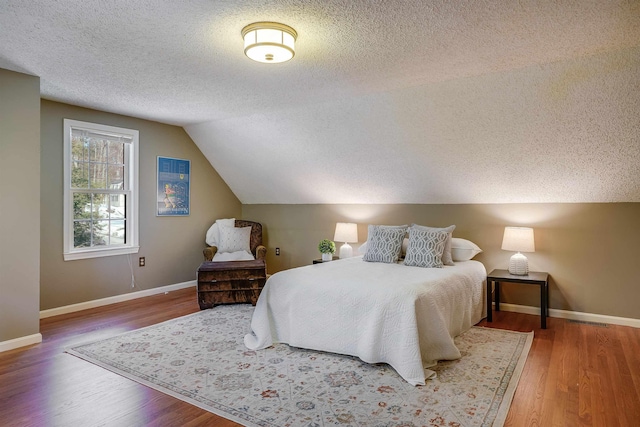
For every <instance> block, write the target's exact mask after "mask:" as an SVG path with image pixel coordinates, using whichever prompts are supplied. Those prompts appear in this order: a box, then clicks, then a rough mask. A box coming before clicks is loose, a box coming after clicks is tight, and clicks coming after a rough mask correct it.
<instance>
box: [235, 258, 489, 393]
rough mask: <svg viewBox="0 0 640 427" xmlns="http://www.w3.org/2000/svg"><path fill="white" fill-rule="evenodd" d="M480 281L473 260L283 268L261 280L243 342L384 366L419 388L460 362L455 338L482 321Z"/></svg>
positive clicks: (354, 261) (351, 261)
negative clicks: (443, 366)
mask: <svg viewBox="0 0 640 427" xmlns="http://www.w3.org/2000/svg"><path fill="white" fill-rule="evenodd" d="M485 280H486V270H485V268H484V265H483V264H481V263H480V262H477V261H464V262H457V263H455V265H453V266H445V267H444V268H420V267H410V266H405V265H403V264H402V263H401V262H400V263H390V264H388V263H375V262H365V261H363V259H362V257H354V258H347V259H343V260H338V261H332V262H327V263H322V264H315V265H309V266H305V267H299V268H294V269H291V270H285V271H281V272H278V273H276V274H274V275H272V276H271V277H270V278H269V279H268V280H267V283H266V285H265V287H264V289H263V290H262V293H261V294H260V297H259V299H258V302H257V304H256V308H255V311H254V314H253V318H252V320H251V329H252V332H251V333H250V334H247V335H246V336H245V338H244V342H245V345H246V346H247V347H248V348H249V349H252V350H258V349H263V348H267V347H269V346H271V345H272V344H274V343H277V342H280V343H286V344H289V345H291V346H294V347H300V348H306V349H312V350H320V351H327V352H332V353H339V354H346V355H351V356H357V357H359V358H360V359H361V360H363V361H365V362H368V363H388V364H389V365H391V366H392V367H393V368H394V369H395V370H396V371H397V372H398V374H399V375H400V376H402V377H403V378H404V379H405V380H406V381H407V382H409V383H410V384H413V385H420V384H425V379H428V378H429V377H431V376H433V375H434V374H435V373H434V372H433V371H431V370H429V369H427V368H430V367H433V366H435V365H436V363H437V361H438V360H453V359H457V358H459V357H460V352H459V350H458V349H457V348H456V346H455V345H454V342H453V338H454V337H455V336H457V335H459V334H461V333H462V332H464V331H466V330H467V329H469V328H470V327H471V326H472V325H474V324H476V323H478V322H479V321H480V320H481V319H482V318H483V317H484V316H485V312H486V308H485V304H484V303H483V302H484V290H485V286H484V285H483V283H484V281H485Z"/></svg>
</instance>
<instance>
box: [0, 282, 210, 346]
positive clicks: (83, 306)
mask: <svg viewBox="0 0 640 427" xmlns="http://www.w3.org/2000/svg"><path fill="white" fill-rule="evenodd" d="M196 283H197V281H195V280H190V281H188V282H182V283H175V284H173V285H167V286H160V287H157V288H151V289H145V290H144V291H137V292H131V293H128V294H122V295H115V296H112V297H107V298H101V299H96V300H92V301H86V302H80V303H77V304H71V305H65V306H62V307H56V308H50V309H48V310H41V311H40V319H46V318H47V317H52V316H58V315H61V314H67V313H74V312H76V311H81V310H87V309H89V308H95V307H101V306H103V305H109V304H115V303H118V302H123V301H129V300H132V299H136V298H142V297H148V296H151V295H157V294H163V293H165V292H171V291H177V290H179V289H184V288H190V287H192V286H193V287H195V286H196ZM0 344H1V343H0Z"/></svg>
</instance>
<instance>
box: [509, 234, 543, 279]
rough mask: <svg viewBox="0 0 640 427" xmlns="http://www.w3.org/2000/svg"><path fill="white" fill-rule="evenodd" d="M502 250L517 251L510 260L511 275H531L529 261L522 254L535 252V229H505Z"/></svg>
mask: <svg viewBox="0 0 640 427" xmlns="http://www.w3.org/2000/svg"><path fill="white" fill-rule="evenodd" d="M502 249H503V250H505V251H516V252H517V253H516V254H514V255H513V256H512V257H511V259H509V273H511V274H513V275H516V276H526V275H527V274H529V260H528V259H527V257H526V256H524V255H522V254H521V253H520V252H535V251H536V247H535V243H534V239H533V228H529V227H505V228H504V236H503V237H502Z"/></svg>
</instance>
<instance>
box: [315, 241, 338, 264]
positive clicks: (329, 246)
mask: <svg viewBox="0 0 640 427" xmlns="http://www.w3.org/2000/svg"><path fill="white" fill-rule="evenodd" d="M318 250H319V251H320V253H321V254H322V261H331V260H332V259H333V254H334V252H335V251H336V244H335V243H333V242H332V241H331V240H329V239H323V240H320V243H319V244H318Z"/></svg>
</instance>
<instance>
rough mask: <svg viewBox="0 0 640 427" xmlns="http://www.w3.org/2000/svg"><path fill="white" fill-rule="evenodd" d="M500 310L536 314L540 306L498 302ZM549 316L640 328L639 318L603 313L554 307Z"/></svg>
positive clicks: (538, 312) (538, 313)
mask: <svg viewBox="0 0 640 427" xmlns="http://www.w3.org/2000/svg"><path fill="white" fill-rule="evenodd" d="M500 310H502V311H512V312H514V313H524V314H535V315H538V316H539V315H540V307H532V306H529V305H517V304H505V303H500ZM549 317H558V318H560V319H569V320H578V321H581V322H595V323H610V324H613V325H621V326H631V327H632V328H640V319H631V318H628V317H616V316H607V315H605V314H593V313H583V312H580V311H568V310H558V309H555V308H550V309H549Z"/></svg>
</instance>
